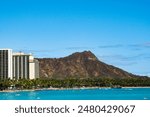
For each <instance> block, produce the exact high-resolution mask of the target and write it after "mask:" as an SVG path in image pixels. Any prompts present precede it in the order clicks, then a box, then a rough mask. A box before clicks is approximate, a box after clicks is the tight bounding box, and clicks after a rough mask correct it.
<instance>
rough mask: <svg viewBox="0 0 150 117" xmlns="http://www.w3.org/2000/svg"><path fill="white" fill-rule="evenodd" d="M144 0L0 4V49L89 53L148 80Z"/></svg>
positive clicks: (149, 32)
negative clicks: (146, 76)
mask: <svg viewBox="0 0 150 117" xmlns="http://www.w3.org/2000/svg"><path fill="white" fill-rule="evenodd" d="M149 5H150V1H149V0H0V48H11V49H13V50H14V51H22V52H25V53H32V54H33V55H34V56H35V57H40V58H44V57H49V58H59V57H65V56H68V55H70V54H72V53H74V52H82V51H85V50H90V51H91V52H93V53H94V54H95V55H96V56H97V57H98V59H99V60H101V61H103V62H105V63H107V64H111V65H114V66H116V67H119V68H122V69H124V70H126V71H128V72H131V73H134V74H138V75H148V76H150V7H149Z"/></svg>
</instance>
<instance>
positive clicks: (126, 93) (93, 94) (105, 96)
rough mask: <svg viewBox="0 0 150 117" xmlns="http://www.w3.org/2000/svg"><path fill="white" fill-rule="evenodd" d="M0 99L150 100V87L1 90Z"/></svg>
mask: <svg viewBox="0 0 150 117" xmlns="http://www.w3.org/2000/svg"><path fill="white" fill-rule="evenodd" d="M0 100H150V88H122V89H109V88H104V89H98V88H97V89H78V90H71V89H69V90H42V91H40V90H39V91H20V92H0Z"/></svg>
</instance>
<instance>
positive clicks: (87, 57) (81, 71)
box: [38, 51, 139, 78]
mask: <svg viewBox="0 0 150 117" xmlns="http://www.w3.org/2000/svg"><path fill="white" fill-rule="evenodd" d="M38 60H39V63H40V77H41V78H45V77H47V78H52V77H56V78H65V77H80V78H87V77H111V78H133V77H139V76H136V75H133V74H131V73H128V72H126V71H123V70H121V69H119V68H117V67H114V66H111V65H107V64H105V63H103V62H101V61H99V60H98V59H97V57H96V56H95V55H94V54H93V53H92V52H90V51H84V52H81V53H79V52H77V53H74V54H72V55H70V56H67V57H64V58H59V59H56V58H54V59H51V58H41V59H38Z"/></svg>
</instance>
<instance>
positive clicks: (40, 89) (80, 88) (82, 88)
mask: <svg viewBox="0 0 150 117" xmlns="http://www.w3.org/2000/svg"><path fill="white" fill-rule="evenodd" d="M130 88H134V89H136V88H150V87H122V89H130ZM84 89H113V88H111V87H79V88H78V87H75V88H39V89H23V90H3V91H0V93H5V92H6V93H7V92H10V93H11V92H25V91H42V90H84Z"/></svg>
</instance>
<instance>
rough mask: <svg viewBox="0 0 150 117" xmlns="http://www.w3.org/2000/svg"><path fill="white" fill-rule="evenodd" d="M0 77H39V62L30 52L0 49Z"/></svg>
mask: <svg viewBox="0 0 150 117" xmlns="http://www.w3.org/2000/svg"><path fill="white" fill-rule="evenodd" d="M0 78H1V79H6V78H10V79H35V78H39V62H38V60H36V59H34V57H33V56H32V55H31V54H24V53H22V52H19V53H13V52H12V49H0Z"/></svg>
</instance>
